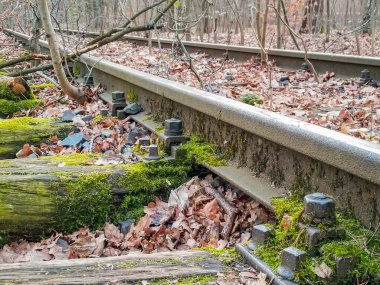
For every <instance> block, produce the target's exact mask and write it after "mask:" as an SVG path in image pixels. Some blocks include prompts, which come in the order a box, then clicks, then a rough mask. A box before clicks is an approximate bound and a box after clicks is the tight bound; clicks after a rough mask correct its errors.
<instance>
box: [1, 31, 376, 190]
mask: <svg viewBox="0 0 380 285" xmlns="http://www.w3.org/2000/svg"><path fill="white" fill-rule="evenodd" d="M5 31H6V32H7V33H12V34H13V35H15V36H17V37H19V38H21V39H23V40H28V39H29V36H27V35H24V34H22V33H19V32H14V31H11V30H5ZM40 44H41V46H42V47H45V48H47V47H48V44H47V42H45V41H40ZM80 58H81V60H82V61H84V62H85V63H86V64H87V65H89V66H94V69H96V70H100V71H101V72H104V73H106V74H109V75H112V76H114V77H116V78H120V79H122V80H125V81H127V82H129V83H131V84H133V85H136V86H139V87H141V88H143V89H145V90H148V91H150V92H153V93H155V94H157V96H162V97H165V98H167V99H170V100H172V101H174V102H177V103H180V104H182V105H184V106H186V107H189V108H191V109H193V110H196V111H199V112H201V113H204V114H206V115H208V116H212V117H214V118H217V119H218V120H220V121H223V122H225V123H228V124H231V125H233V126H236V127H237V128H240V129H243V130H245V131H247V132H250V133H252V134H255V135H257V136H260V137H262V138H265V139H267V140H269V141H272V142H274V143H276V144H279V145H282V146H285V147H287V148H289V149H292V150H295V151H297V152H299V153H302V154H304V155H306V156H308V157H311V158H314V159H316V160H318V161H321V162H324V163H326V164H328V165H332V166H334V167H336V168H338V169H341V170H344V171H346V172H349V173H351V174H353V175H355V176H359V177H361V178H363V179H365V180H367V181H370V182H373V183H375V184H378V185H380V145H378V144H375V143H371V142H367V141H364V140H361V139H358V138H354V137H352V136H349V135H345V134H343V133H340V132H337V131H333V130H329V129H326V128H323V127H320V126H316V125H313V124H310V123H307V122H303V121H300V120H297V119H293V118H289V117H286V116H283V115H280V114H277V113H273V112H271V111H267V110H264V109H260V108H257V107H254V106H250V105H247V104H244V103H242V102H239V101H235V100H232V99H229V98H224V97H221V96H217V95H215V94H212V93H209V92H206V91H203V90H199V89H196V88H193V87H190V86H187V85H184V84H181V83H178V82H174V81H171V80H168V79H165V78H161V77H158V76H155V75H151V74H147V73H145V72H142V71H138V70H135V69H132V68H129V67H126V66H123V65H120V64H117V63H112V62H109V61H106V60H102V59H100V58H97V57H94V56H89V55H86V54H84V55H82V56H81V57H80ZM379 190H380V189H379Z"/></svg>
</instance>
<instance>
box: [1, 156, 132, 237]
mask: <svg viewBox="0 0 380 285" xmlns="http://www.w3.org/2000/svg"><path fill="white" fill-rule="evenodd" d="M98 172H102V173H105V174H110V175H112V180H113V179H115V181H116V179H119V178H120V177H121V176H122V175H124V171H120V170H112V169H110V168H108V169H107V168H99V167H96V168H95V167H83V166H64V167H59V166H58V164H57V163H52V162H51V161H49V160H37V159H15V160H3V161H0V216H1V220H0V244H1V243H2V242H4V241H7V242H8V241H9V240H15V239H20V238H23V239H27V240H34V239H40V238H41V236H42V235H44V234H49V233H52V232H53V231H56V230H59V231H61V230H64V228H62V224H61V223H62V219H64V218H65V217H62V216H60V215H61V214H60V213H62V211H60V209H59V207H62V205H61V206H60V204H59V203H57V199H58V198H59V197H60V196H61V197H62V196H64V195H66V190H67V189H68V187H69V186H68V184H69V183H72V182H71V181H70V180H69V179H70V178H74V179H76V178H77V177H79V176H83V175H86V174H91V173H98ZM62 177H64V178H62ZM111 184H112V183H111ZM92 190H98V189H92ZM121 192H122V190H121V189H119V188H118V187H116V186H111V194H112V195H113V196H114V198H113V199H112V201H113V203H115V205H120V204H121V199H119V197H118V195H120V194H121ZM89 194H90V193H89ZM94 210H96V209H94ZM64 212H65V213H66V215H73V216H77V218H78V219H81V217H80V213H76V212H72V213H71V212H69V211H64Z"/></svg>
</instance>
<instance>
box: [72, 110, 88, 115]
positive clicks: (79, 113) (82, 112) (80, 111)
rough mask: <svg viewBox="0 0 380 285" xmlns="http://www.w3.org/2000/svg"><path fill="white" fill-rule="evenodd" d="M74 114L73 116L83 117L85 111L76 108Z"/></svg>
mask: <svg viewBox="0 0 380 285" xmlns="http://www.w3.org/2000/svg"><path fill="white" fill-rule="evenodd" d="M74 114H75V115H81V116H83V115H85V114H86V111H85V110H83V109H82V108H77V109H75V110H74Z"/></svg>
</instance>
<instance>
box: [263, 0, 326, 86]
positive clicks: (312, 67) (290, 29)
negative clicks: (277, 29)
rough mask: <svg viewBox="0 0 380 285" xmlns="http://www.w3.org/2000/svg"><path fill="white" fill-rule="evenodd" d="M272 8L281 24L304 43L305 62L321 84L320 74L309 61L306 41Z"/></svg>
mask: <svg viewBox="0 0 380 285" xmlns="http://www.w3.org/2000/svg"><path fill="white" fill-rule="evenodd" d="M270 7H271V8H272V9H273V10H274V11H275V12H276V14H277V16H278V17H279V18H280V20H281V22H282V23H283V24H284V25H285V27H287V29H288V30H289V32H290V33H292V34H293V35H294V36H295V37H296V38H298V39H299V40H301V42H302V45H303V49H304V54H305V57H304V59H305V61H306V63H307V64H308V66H309V67H310V69H311V71H312V72H313V74H314V78H315V80H316V81H317V82H318V83H320V80H319V77H318V73H317V71H316V70H315V68H314V65H313V64H312V63H311V62H310V60H309V55H308V53H307V48H306V43H305V41H304V39H303V38H302V37H301V36H300V35H298V34H297V33H296V32H295V31H294V30H293V29H292V28H291V27H290V26H289V25H288V24H287V23H286V22H285V21H284V19H283V18H282V17H281V15H280V14H279V12H278V10H277V9H276V7H274V6H273V5H270Z"/></svg>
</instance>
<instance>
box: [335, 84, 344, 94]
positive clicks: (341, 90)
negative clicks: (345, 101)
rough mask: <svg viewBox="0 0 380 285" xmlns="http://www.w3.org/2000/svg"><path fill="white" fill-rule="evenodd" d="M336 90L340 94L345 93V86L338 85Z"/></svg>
mask: <svg viewBox="0 0 380 285" xmlns="http://www.w3.org/2000/svg"><path fill="white" fill-rule="evenodd" d="M336 89H337V90H338V91H339V93H344V91H345V90H344V86H343V85H338V86H337V87H336Z"/></svg>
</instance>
